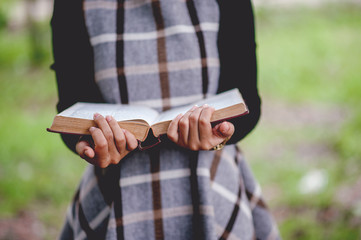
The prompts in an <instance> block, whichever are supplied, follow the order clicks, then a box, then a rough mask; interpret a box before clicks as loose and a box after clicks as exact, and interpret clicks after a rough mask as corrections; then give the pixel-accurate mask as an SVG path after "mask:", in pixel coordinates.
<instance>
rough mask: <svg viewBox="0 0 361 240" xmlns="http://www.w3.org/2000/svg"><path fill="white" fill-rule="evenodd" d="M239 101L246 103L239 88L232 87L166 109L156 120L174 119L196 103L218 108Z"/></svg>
mask: <svg viewBox="0 0 361 240" xmlns="http://www.w3.org/2000/svg"><path fill="white" fill-rule="evenodd" d="M238 103H244V100H243V98H242V96H241V94H240V93H239V91H238V89H232V90H229V91H226V92H223V93H220V94H217V95H214V96H211V97H209V98H206V99H203V100H200V101H197V102H194V103H193V104H190V105H187V106H183V107H177V108H173V109H170V110H168V111H164V112H162V113H161V114H159V116H158V117H157V118H156V119H155V122H163V121H167V120H173V119H174V118H175V117H176V116H177V115H178V114H179V113H183V114H184V113H186V112H187V111H188V110H189V109H191V108H192V107H193V106H194V105H198V106H202V105H204V104H208V105H209V106H212V107H214V108H215V109H216V110H218V109H222V108H226V107H229V106H232V105H235V104H238Z"/></svg>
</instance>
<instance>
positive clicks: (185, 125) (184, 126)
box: [178, 106, 198, 145]
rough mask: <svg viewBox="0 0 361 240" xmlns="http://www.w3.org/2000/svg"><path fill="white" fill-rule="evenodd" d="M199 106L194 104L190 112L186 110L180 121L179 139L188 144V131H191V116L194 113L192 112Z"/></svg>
mask: <svg viewBox="0 0 361 240" xmlns="http://www.w3.org/2000/svg"><path fill="white" fill-rule="evenodd" d="M197 107H198V106H193V107H192V108H191V109H190V110H189V111H188V112H186V113H185V114H184V115H183V116H182V117H181V119H180V120H179V123H178V129H179V134H180V136H179V141H178V142H181V143H183V144H184V145H187V144H188V132H189V116H190V115H191V114H192V112H193V111H194V110H195V109H196V108H197Z"/></svg>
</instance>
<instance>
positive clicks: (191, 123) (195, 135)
mask: <svg viewBox="0 0 361 240" xmlns="http://www.w3.org/2000/svg"><path fill="white" fill-rule="evenodd" d="M213 112H214V108H213V107H210V106H208V105H203V106H201V107H198V106H194V107H193V108H192V109H190V110H189V111H188V112H186V113H185V114H184V115H182V114H179V115H178V116H177V117H176V118H175V119H174V120H173V121H172V122H171V123H170V125H169V127H168V132H167V135H168V138H169V139H170V140H171V141H173V142H175V143H176V144H178V145H179V146H182V147H185V148H188V149H191V150H193V151H198V150H210V149H212V148H213V147H214V146H216V145H218V144H220V143H222V142H223V141H224V140H226V139H229V138H230V137H231V136H232V135H233V133H234V126H233V124H232V123H230V122H222V123H219V124H217V125H216V126H215V127H213V128H212V126H211V122H210V120H211V117H212V114H213Z"/></svg>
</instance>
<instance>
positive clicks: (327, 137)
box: [0, 1, 361, 239]
mask: <svg viewBox="0 0 361 240" xmlns="http://www.w3.org/2000/svg"><path fill="white" fill-rule="evenodd" d="M8 2H9V1H8ZM0 10H1V9H0ZM360 10H361V8H360V7H359V6H354V5H341V4H337V5H326V6H323V7H321V8H314V9H311V8H289V9H288V8H287V9H272V8H267V9H266V8H261V7H260V8H257V11H256V23H257V42H258V60H259V86H260V91H261V95H262V96H263V107H264V112H265V113H264V116H263V118H262V121H261V122H260V124H259V126H258V128H257V129H256V130H255V131H254V132H253V133H252V134H251V135H250V136H249V137H247V138H246V139H245V140H244V141H242V142H241V143H240V144H241V146H242V148H244V150H245V154H246V156H247V158H248V161H249V162H250V164H251V166H252V169H253V170H254V173H255V175H256V177H257V178H258V179H259V181H260V183H261V185H262V187H263V189H264V193H265V196H266V198H267V199H269V200H270V202H269V204H270V207H271V209H272V211H273V212H274V214H275V217H276V219H277V220H278V222H279V225H280V230H281V233H282V236H283V238H284V239H358V238H360V237H361V236H360V232H359V231H360V230H359V224H360V223H361V221H360V220H359V219H360V215H361V213H360V210H357V209H360V206H361V203H360V200H358V201H354V199H349V200H347V199H348V198H351V196H344V198H345V199H346V200H347V201H346V200H345V202H340V201H339V197H338V195H340V194H343V193H344V192H342V193H341V192H340V191H341V190H342V191H344V190H345V189H346V190H345V191H346V193H347V191H348V190H349V192H348V193H350V191H351V193H352V191H353V186H354V185H355V183H356V182H357V181H358V180H359V179H360V176H361V174H360V173H361V170H360V169H361V167H360V165H361V163H360V156H361V148H360V147H359V142H360V140H361V109H360V108H359V107H358V104H359V102H360V100H361V94H360V93H361V81H360V69H361V61H360V56H361V47H360V39H361V31H360V30H361V15H360V14H359V13H360ZM0 12H1V11H0ZM0 15H1V14H0ZM3 19H5V18H4V17H1V16H0V53H1V54H0V108H1V112H0V139H1V142H2V144H0V166H1V167H0V218H11V217H14V216H16V214H17V213H18V212H21V211H24V210H26V211H33V212H36V215H37V217H38V218H39V219H40V220H41V221H42V223H43V224H44V226H45V229H46V231H45V236H44V239H54V237H55V236H54V234H56V233H57V232H58V231H59V228H60V226H61V224H62V221H63V219H64V215H65V209H66V206H67V204H68V203H69V200H70V199H71V197H72V195H73V192H74V190H75V188H76V185H77V183H78V180H79V179H80V176H81V173H82V171H83V169H84V167H85V166H86V164H85V163H84V162H83V161H82V160H81V159H79V158H77V157H76V156H75V155H74V154H73V153H71V152H70V151H68V150H67V149H66V147H65V146H64V145H63V143H62V142H61V140H60V137H59V136H58V135H56V134H50V133H47V132H46V131H45V129H46V128H47V127H48V126H49V124H50V123H51V121H52V118H53V116H54V114H55V113H56V112H55V105H56V101H57V93H56V85H55V78H54V74H53V73H52V72H51V71H50V69H49V66H50V64H51V62H52V61H51V53H50V49H51V46H50V33H49V30H50V27H49V25H48V23H45V24H39V25H38V26H37V28H38V32H39V34H40V35H39V36H38V37H37V41H40V43H41V44H39V45H38V46H41V49H40V51H43V53H42V55H40V56H41V59H40V60H39V59H38V60H37V66H36V65H35V66H34V63H33V60H32V57H31V56H32V49H31V45H30V44H29V42H30V41H29V37H28V34H27V32H24V31H20V32H9V31H8V30H7V29H5V28H4V26H5V24H3V22H4V21H5V20H3ZM267 109H271V110H272V111H271V112H267ZM333 113H334V114H333ZM282 114H285V115H286V116H288V117H287V118H284V117H283V115H282ZM276 115H279V116H278V117H277V116H276ZM303 116H306V118H304V117H303ZM334 116H335V117H334ZM307 117H308V118H307ZM330 119H331V120H330ZM312 169H324V170H325V171H326V173H327V176H328V184H327V186H326V187H325V188H324V189H323V190H322V191H320V192H318V193H314V194H311V195H302V194H301V193H300V191H299V188H298V185H299V181H300V179H301V178H302V176H304V175H305V174H306V173H307V172H308V171H310V170H312ZM349 195H351V194H349ZM357 204H358V205H357Z"/></svg>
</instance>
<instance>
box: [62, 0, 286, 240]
mask: <svg viewBox="0 0 361 240" xmlns="http://www.w3.org/2000/svg"><path fill="white" fill-rule="evenodd" d="M83 10H84V15H85V22H86V27H87V31H88V33H89V37H90V42H91V45H92V47H93V50H94V67H95V80H96V82H97V84H98V86H99V89H100V90H101V92H102V95H103V97H104V99H105V100H106V101H107V102H113V103H120V102H121V103H129V104H145V105H148V106H151V107H153V108H155V109H158V110H166V109H169V108H172V107H174V106H179V105H183V104H188V103H190V102H193V101H195V100H199V99H201V98H204V97H206V96H207V95H212V94H215V93H216V91H217V89H218V81H219V57H218V51H217V34H218V27H219V26H218V22H219V9H218V4H217V2H216V1H214V0H127V1H122V0H118V1H116V0H102V1H101V0H85V1H84V3H83ZM60 239H279V235H278V230H277V227H276V225H275V224H274V221H273V219H272V217H271V215H270V214H269V211H268V210H267V207H266V206H265V203H264V201H263V199H262V196H261V190H260V187H259V185H258V184H257V182H256V181H255V179H254V178H253V176H252V173H251V171H250V170H249V168H248V166H247V164H246V162H245V160H244V159H243V156H242V154H241V152H240V151H239V150H238V149H237V148H236V146H235V145H229V146H226V147H225V148H224V149H223V150H221V151H200V152H193V151H188V150H186V149H183V148H180V147H177V146H175V145H172V144H161V145H159V146H158V147H156V148H153V149H150V150H147V151H144V152H141V151H134V152H132V153H131V154H130V155H128V156H127V157H126V158H124V159H123V160H122V161H121V162H120V164H118V165H116V166H110V167H109V168H107V169H106V170H103V169H99V168H96V167H94V166H89V167H88V168H87V170H86V172H85V173H84V176H83V178H82V180H81V183H80V185H79V188H78V190H77V192H76V194H75V197H74V200H73V202H72V204H71V206H70V207H69V210H68V212H67V217H66V223H65V225H64V228H63V231H62V234H61V236H60Z"/></svg>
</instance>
